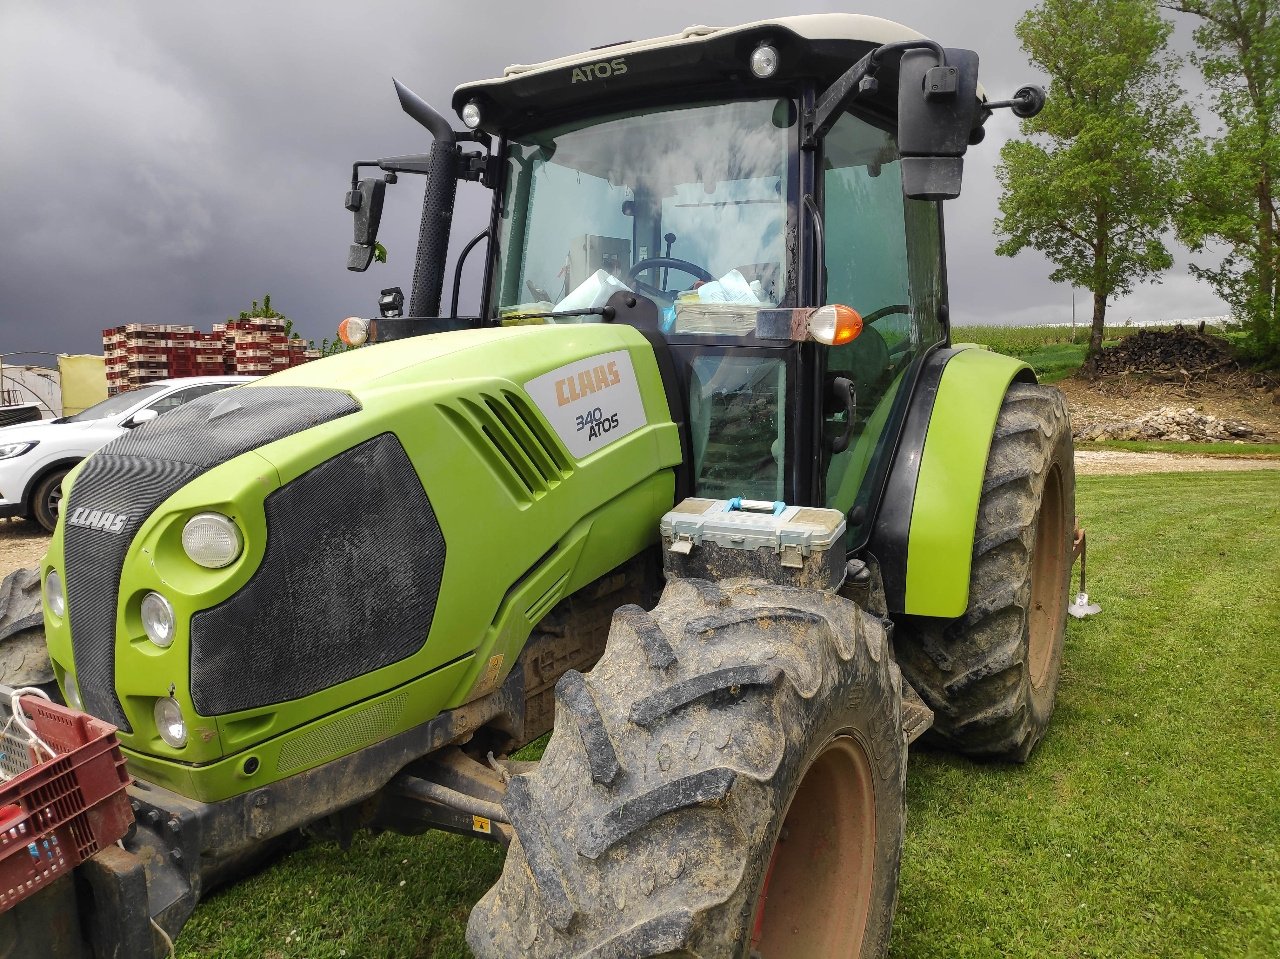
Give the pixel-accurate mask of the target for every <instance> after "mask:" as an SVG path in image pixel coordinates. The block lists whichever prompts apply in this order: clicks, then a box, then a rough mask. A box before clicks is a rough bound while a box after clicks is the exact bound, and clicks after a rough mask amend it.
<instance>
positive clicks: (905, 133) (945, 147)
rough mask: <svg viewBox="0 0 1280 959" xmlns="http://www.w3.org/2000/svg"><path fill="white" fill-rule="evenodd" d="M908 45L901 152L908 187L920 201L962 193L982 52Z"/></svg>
mask: <svg viewBox="0 0 1280 959" xmlns="http://www.w3.org/2000/svg"><path fill="white" fill-rule="evenodd" d="M946 60H947V62H946V65H945V66H944V65H942V64H939V63H938V58H937V56H936V54H935V53H934V52H933V51H932V50H928V49H915V50H905V51H903V54H902V61H901V65H900V67H899V73H898V153H899V154H900V155H901V156H902V192H903V193H904V194H905V195H906V196H908V197H911V198H913V199H917V200H950V199H952V198H954V197H957V196H959V195H960V181H961V176H962V174H963V172H964V153H965V150H966V149H968V146H969V137H970V134H971V132H972V130H973V127H974V121H975V120H976V119H977V116H978V110H979V104H978V55H977V54H976V53H974V52H973V51H972V50H957V49H948V50H947V51H946Z"/></svg>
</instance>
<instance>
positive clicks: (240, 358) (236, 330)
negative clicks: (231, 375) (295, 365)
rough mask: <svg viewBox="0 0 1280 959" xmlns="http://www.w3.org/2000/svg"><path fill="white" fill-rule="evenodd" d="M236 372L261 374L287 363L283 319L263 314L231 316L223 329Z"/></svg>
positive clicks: (287, 346) (286, 341)
mask: <svg viewBox="0 0 1280 959" xmlns="http://www.w3.org/2000/svg"><path fill="white" fill-rule="evenodd" d="M223 343H224V347H225V346H230V351H229V352H230V354H231V359H232V363H233V364H234V367H235V372H237V373H244V374H248V375H251V376H252V375H263V376H265V375H266V374H268V373H274V372H276V371H277V370H283V369H286V368H287V367H288V366H289V337H288V336H287V335H286V334H285V331H284V323H283V322H282V321H280V320H273V319H267V318H265V317H253V318H251V319H247V320H232V321H231V322H229V323H227V324H226V325H225V327H224V330H223Z"/></svg>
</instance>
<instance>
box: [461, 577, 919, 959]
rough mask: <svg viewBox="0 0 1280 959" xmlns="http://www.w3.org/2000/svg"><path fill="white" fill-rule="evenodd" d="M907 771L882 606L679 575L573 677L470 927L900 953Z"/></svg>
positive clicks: (588, 949)
mask: <svg viewBox="0 0 1280 959" xmlns="http://www.w3.org/2000/svg"><path fill="white" fill-rule="evenodd" d="M905 778H906V741H905V738H904V736H903V732H902V725H901V676H900V674H899V672H898V669H897V666H896V665H895V664H894V662H893V657H892V655H891V651H890V650H889V648H888V644H887V643H886V641H885V633H884V630H883V628H882V627H881V625H880V623H879V622H878V621H877V620H874V619H872V618H870V617H868V616H867V615H866V614H864V613H863V612H862V611H861V610H860V609H859V608H858V607H857V606H855V605H854V604H853V603H850V602H848V601H846V600H843V599H841V598H839V597H837V596H834V595H831V594H824V593H819V592H816V591H812V590H803V589H795V588H788V587H779V586H768V585H764V584H742V583H738V584H735V585H732V586H724V587H720V586H716V585H713V584H711V583H708V582H705V581H699V580H676V581H673V582H672V583H670V585H668V586H667V589H666V591H665V593H664V594H663V597H662V600H661V602H659V604H658V606H657V607H656V608H655V609H654V610H653V612H652V613H651V614H650V613H646V612H644V611H643V610H642V609H640V608H639V607H636V606H624V607H623V608H622V609H620V610H618V612H617V613H616V614H615V617H614V621H613V626H612V629H611V630H610V635H609V641H608V646H607V647H606V650H605V653H604V656H603V657H602V658H601V660H600V662H599V663H598V664H597V666H596V667H595V668H594V669H593V670H592V671H591V672H590V674H588V675H586V676H584V675H582V674H581V673H577V672H574V671H570V672H568V673H566V674H565V675H564V676H563V677H562V678H561V680H560V682H559V684H558V685H557V689H556V721H555V729H554V731H553V733H552V736H551V740H550V742H549V744H548V746H547V750H546V753H545V754H544V756H543V759H542V762H541V763H540V764H539V766H538V768H537V769H536V770H534V771H532V772H530V773H527V774H524V775H521V776H517V777H515V778H514V779H513V780H512V781H511V784H510V789H509V792H508V794H507V797H506V800H505V802H504V805H505V808H506V810H507V812H508V813H509V814H510V816H511V819H512V823H513V826H514V827H515V833H516V838H515V839H514V840H513V842H512V844H511V848H510V851H509V853H508V855H507V861H506V864H505V866H504V868H503V871H502V876H501V877H500V878H499V880H498V882H497V884H496V885H495V886H494V887H493V888H492V889H490V890H489V892H488V893H487V894H486V895H485V896H484V898H483V899H481V901H480V902H479V903H478V904H477V905H476V907H475V909H474V910H473V911H472V913H471V919H470V922H469V923H468V927H467V942H468V944H469V945H470V946H471V948H472V949H473V950H474V952H475V954H476V955H477V956H479V957H481V959H494V957H504V959H505V957H516V956H530V957H535V959H542V957H566V959H567V957H574V956H591V957H595V959H603V957H618V959H623V957H626V959H633V957H635V959H639V957H646V956H698V957H741V959H746V957H747V956H749V955H751V954H752V953H753V951H758V952H759V954H760V955H762V956H765V957H776V956H823V957H840V959H851V957H868V956H884V955H886V954H887V951H888V941H889V932H890V928H891V925H892V919H893V910H894V906H895V904H896V900H897V886H898V865H899V861H900V858H901V853H902V830H903V818H904V813H903V784H904V781H905ZM784 826H785V829H784ZM775 849H776V852H775ZM766 877H767V878H768V884H767V885H768V888H767V890H766V888H765V887H766Z"/></svg>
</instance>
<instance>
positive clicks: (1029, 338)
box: [951, 323, 1162, 356]
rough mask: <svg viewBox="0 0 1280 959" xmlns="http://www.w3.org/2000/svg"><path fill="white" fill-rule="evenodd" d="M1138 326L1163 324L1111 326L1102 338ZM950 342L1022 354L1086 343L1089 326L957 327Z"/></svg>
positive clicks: (1134, 330) (1123, 333)
mask: <svg viewBox="0 0 1280 959" xmlns="http://www.w3.org/2000/svg"><path fill="white" fill-rule="evenodd" d="M1139 329H1148V330H1151V329H1162V327H1150V326H1148V327H1137V326H1108V327H1106V328H1105V332H1104V334H1103V339H1104V340H1119V339H1120V338H1121V337H1124V336H1129V335H1130V334H1133V333H1137V332H1138V330H1139ZM951 342H953V343H981V344H982V345H983V346H989V347H991V349H993V350H995V351H996V352H997V353H1004V354H1006V355H1008V356H1020V355H1022V354H1024V353H1032V352H1034V351H1036V350H1039V349H1042V348H1044V347H1048V346H1068V345H1074V346H1087V345H1088V343H1089V325H1088V324H1087V323H1085V324H1083V325H1080V326H1077V327H1076V328H1075V330H1074V331H1073V330H1072V329H1071V327H1069V326H991V325H989V326H955V327H952V328H951Z"/></svg>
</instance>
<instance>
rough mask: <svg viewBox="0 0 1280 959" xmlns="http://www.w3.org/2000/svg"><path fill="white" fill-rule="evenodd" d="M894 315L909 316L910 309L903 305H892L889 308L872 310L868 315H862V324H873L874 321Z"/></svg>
mask: <svg viewBox="0 0 1280 959" xmlns="http://www.w3.org/2000/svg"><path fill="white" fill-rule="evenodd" d="M894 313H906V314H907V315H910V314H911V307H909V306H907V305H906V304H905V303H894V304H891V305H889V306H882V307H880V309H878V310H872V311H871V312H870V313H866V314H864V315H863V317H862V322H863V323H874V322H875V321H876V320H882V319H884V318H885V317H886V316H892V315H893V314H894Z"/></svg>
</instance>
